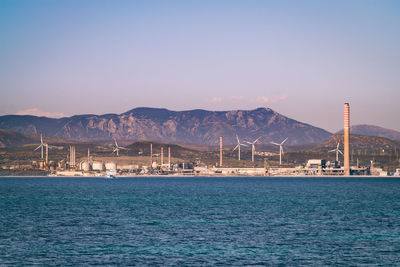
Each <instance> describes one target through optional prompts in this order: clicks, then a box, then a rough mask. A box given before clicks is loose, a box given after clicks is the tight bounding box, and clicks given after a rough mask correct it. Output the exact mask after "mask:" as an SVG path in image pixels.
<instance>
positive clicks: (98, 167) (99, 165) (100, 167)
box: [92, 161, 104, 171]
mask: <svg viewBox="0 0 400 267" xmlns="http://www.w3.org/2000/svg"><path fill="white" fill-rule="evenodd" d="M92 169H93V170H94V171H103V170H104V165H103V162H100V161H95V162H93V164H92Z"/></svg>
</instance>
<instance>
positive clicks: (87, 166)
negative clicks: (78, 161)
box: [81, 161, 90, 172]
mask: <svg viewBox="0 0 400 267" xmlns="http://www.w3.org/2000/svg"><path fill="white" fill-rule="evenodd" d="M81 169H82V171H85V172H88V171H90V164H89V162H87V161H84V162H82V166H81Z"/></svg>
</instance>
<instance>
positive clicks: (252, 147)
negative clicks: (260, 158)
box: [246, 136, 261, 162]
mask: <svg viewBox="0 0 400 267" xmlns="http://www.w3.org/2000/svg"><path fill="white" fill-rule="evenodd" d="M260 138H261V136H260V137H258V138H257V139H256V140H254V141H253V142H248V141H246V143H248V144H249V145H251V161H252V162H254V154H255V153H256V146H255V144H256V143H257V141H258V139H260Z"/></svg>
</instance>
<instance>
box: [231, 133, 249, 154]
mask: <svg viewBox="0 0 400 267" xmlns="http://www.w3.org/2000/svg"><path fill="white" fill-rule="evenodd" d="M236 140H237V142H238V143H237V145H236V146H235V148H234V149H233V151H235V150H236V149H238V160H240V146H247V145H245V144H242V143H240V141H239V137H238V135H236Z"/></svg>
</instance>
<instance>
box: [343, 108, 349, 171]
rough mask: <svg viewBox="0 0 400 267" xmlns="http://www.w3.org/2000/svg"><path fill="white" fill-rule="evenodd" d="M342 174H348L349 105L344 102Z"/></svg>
mask: <svg viewBox="0 0 400 267" xmlns="http://www.w3.org/2000/svg"><path fill="white" fill-rule="evenodd" d="M343 133H344V174H345V175H350V105H349V103H344V131H343Z"/></svg>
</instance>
